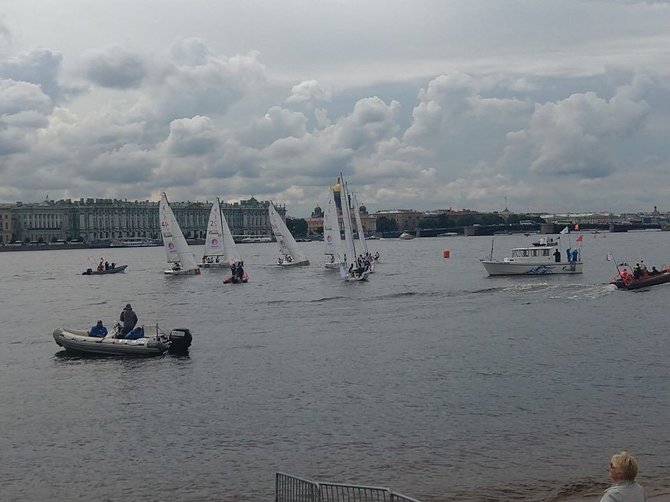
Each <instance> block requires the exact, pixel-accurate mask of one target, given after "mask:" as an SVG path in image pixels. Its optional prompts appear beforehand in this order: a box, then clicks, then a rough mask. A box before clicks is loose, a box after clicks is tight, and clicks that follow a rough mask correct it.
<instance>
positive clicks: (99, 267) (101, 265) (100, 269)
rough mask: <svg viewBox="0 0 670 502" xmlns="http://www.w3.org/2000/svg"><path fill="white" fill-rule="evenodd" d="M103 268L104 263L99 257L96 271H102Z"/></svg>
mask: <svg viewBox="0 0 670 502" xmlns="http://www.w3.org/2000/svg"><path fill="white" fill-rule="evenodd" d="M103 270H105V264H104V263H103V261H102V258H100V263H98V272H102V271H103Z"/></svg>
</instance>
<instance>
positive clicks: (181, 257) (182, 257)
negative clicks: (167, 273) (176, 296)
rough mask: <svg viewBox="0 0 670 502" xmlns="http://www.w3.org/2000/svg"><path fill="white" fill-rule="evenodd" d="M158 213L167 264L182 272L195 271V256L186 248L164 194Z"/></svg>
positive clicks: (182, 235)
mask: <svg viewBox="0 0 670 502" xmlns="http://www.w3.org/2000/svg"><path fill="white" fill-rule="evenodd" d="M158 213H159V218H160V225H161V234H162V235H163V245H164V247H165V252H166V254H167V261H168V263H174V264H175V265H177V266H178V267H180V268H181V269H182V270H184V271H189V270H195V269H197V268H198V264H197V263H196V261H195V256H194V255H193V253H192V252H191V251H190V250H189V248H188V244H187V243H186V239H185V238H184V234H183V233H182V231H181V228H179V223H177V218H175V216H174V213H173V212H172V209H171V208H170V204H169V203H168V199H167V195H166V194H165V192H162V194H161V202H160V204H159V206H158Z"/></svg>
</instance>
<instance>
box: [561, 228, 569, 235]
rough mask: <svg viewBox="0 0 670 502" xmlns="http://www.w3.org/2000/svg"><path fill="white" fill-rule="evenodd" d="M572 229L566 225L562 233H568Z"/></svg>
mask: <svg viewBox="0 0 670 502" xmlns="http://www.w3.org/2000/svg"><path fill="white" fill-rule="evenodd" d="M569 231H570V230H568V227H565V228H564V229H563V230H561V233H562V234H567V233H568V232H569Z"/></svg>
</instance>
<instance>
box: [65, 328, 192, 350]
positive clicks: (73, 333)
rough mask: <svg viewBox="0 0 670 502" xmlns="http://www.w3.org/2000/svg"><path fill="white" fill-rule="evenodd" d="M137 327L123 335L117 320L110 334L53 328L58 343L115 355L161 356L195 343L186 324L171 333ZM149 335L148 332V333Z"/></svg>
mask: <svg viewBox="0 0 670 502" xmlns="http://www.w3.org/2000/svg"><path fill="white" fill-rule="evenodd" d="M147 331H148V332H151V334H148V333H147V332H145V327H144V326H142V327H140V328H136V329H135V330H133V331H131V333H129V334H128V335H126V336H125V337H123V335H122V334H121V327H120V326H119V325H118V324H117V325H116V326H115V327H114V328H113V329H112V330H111V331H110V332H109V334H108V335H107V336H105V337H95V336H91V335H90V334H89V332H88V331H86V330H80V329H70V328H57V329H55V330H54V332H53V337H54V340H55V341H56V344H58V345H59V346H61V347H63V348H64V349H65V350H67V351H69V352H77V353H88V354H99V355H112V356H160V355H161V354H164V353H165V352H168V351H169V352H170V353H175V354H179V353H182V354H183V353H186V352H188V348H189V347H190V346H191V341H192V339H193V338H192V336H191V332H190V330H188V329H186V328H178V329H173V330H172V331H171V332H170V334H169V335H166V334H165V333H164V332H163V331H161V330H160V328H159V327H158V325H156V326H151V327H147ZM147 335H148V336H147Z"/></svg>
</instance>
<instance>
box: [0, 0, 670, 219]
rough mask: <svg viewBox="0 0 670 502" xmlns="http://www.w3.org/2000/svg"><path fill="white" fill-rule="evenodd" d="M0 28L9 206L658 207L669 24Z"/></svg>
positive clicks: (188, 9)
mask: <svg viewBox="0 0 670 502" xmlns="http://www.w3.org/2000/svg"><path fill="white" fill-rule="evenodd" d="M72 2H73V4H74V5H75V6H76V4H80V5H84V0H72ZM5 7H6V9H5V10H6V12H5V13H4V17H3V19H2V21H1V24H0V174H2V180H3V183H2V185H0V201H12V200H26V201H28V200H41V199H42V198H43V197H44V193H46V192H48V193H49V195H50V197H55V198H59V197H73V198H79V197H89V196H115V197H122V198H131V199H132V198H140V199H146V198H154V199H155V198H156V197H157V194H158V193H159V192H160V191H162V190H166V191H168V193H169V194H170V198H171V199H172V200H180V199H183V200H196V199H201V200H205V199H208V200H212V199H213V198H214V197H216V196H220V197H222V198H223V199H225V200H235V199H239V198H246V197H249V196H251V195H255V196H256V197H259V198H271V199H273V200H276V201H278V202H281V203H285V204H286V205H287V207H288V209H289V213H290V214H293V215H301V216H305V215H307V214H309V212H310V211H311V209H312V208H313V207H314V206H315V205H316V204H320V205H321V206H324V204H325V195H326V187H327V186H328V185H329V184H331V183H333V181H334V179H335V177H336V176H337V174H338V173H339V172H340V171H343V172H344V173H345V175H346V176H347V178H348V180H349V182H350V185H351V187H352V189H353V190H355V191H356V192H358V193H359V201H360V202H361V203H363V204H366V205H367V206H368V208H370V209H371V210H376V209H388V208H393V207H413V208H417V209H429V208H436V207H469V208H473V209H481V210H491V209H501V208H502V206H503V204H504V200H505V198H507V200H508V201H509V206H510V209H512V210H525V211H528V210H535V211H544V210H546V211H552V210H555V211H564V210H567V209H572V210H600V209H607V210H612V209H620V210H637V209H648V208H649V207H650V205H653V204H657V205H658V206H659V208H661V209H663V208H664V204H666V201H667V195H668V189H665V188H663V187H664V186H670V183H669V182H670V179H668V178H670V169H668V168H669V167H670V145H668V142H667V137H668V134H670V99H669V98H670V86H669V85H668V84H667V82H668V73H669V72H670V70H668V68H670V40H669V39H668V37H667V26H669V25H670V5H669V2H660V1H651V0H650V1H633V0H630V1H628V0H620V1H617V2H611V1H603V0H600V1H598V0H592V1H591V0H560V1H559V0H546V1H543V2H526V1H517V0H501V1H500V2H489V1H484V0H453V1H450V2H444V1H439V0H422V1H419V2H414V3H412V2H400V3H389V2H387V1H385V0H370V1H369V2H354V1H353V0H344V1H343V2H322V3H314V2H308V1H307V0H297V1H296V2H292V3H291V4H280V3H274V2H265V3H261V4H256V5H255V7H254V9H251V8H250V7H249V4H248V2H244V1H242V0H231V1H230V2H223V3H212V2H206V1H205V0H193V1H192V2H189V3H188V5H186V4H180V3H167V4H165V5H162V8H161V22H160V23H158V24H156V25H154V26H153V27H152V29H151V30H148V29H147V26H146V24H144V23H143V22H140V20H142V19H149V18H151V16H153V15H154V14H155V13H154V12H152V11H151V9H150V8H149V6H148V5H145V4H144V3H139V4H138V2H129V1H127V0H117V1H116V2H115V3H114V4H112V3H111V2H108V1H107V0H102V1H101V2H98V3H96V8H95V9H94V10H93V11H89V10H87V9H74V10H73V11H72V12H78V13H79V14H78V15H77V16H75V17H68V18H67V26H68V29H67V30H58V31H56V30H51V29H47V28H48V27H51V26H53V25H54V24H59V21H60V22H61V23H60V24H63V22H65V18H62V17H61V16H63V13H62V12H61V11H60V10H59V9H57V8H56V7H55V6H54V7H53V8H46V7H45V10H44V12H42V14H41V15H40V16H37V17H36V16H34V13H33V11H32V10H31V9H29V8H28V6H26V5H25V3H24V2H13V3H11V4H8V5H5ZM112 7H113V8H112ZM89 12H92V13H91V14H89ZM120 12H123V13H124V15H123V16H121V15H120V14H119V13H120ZM93 14H96V15H97V16H104V17H103V18H102V19H104V22H100V18H99V17H98V18H95V19H94V18H91V17H88V16H89V15H93ZM47 20H48V21H47ZM278 21H281V22H278ZM93 27H95V28H93ZM645 177H653V179H654V180H656V181H657V183H651V184H647V186H646V187H645V190H640V189H639V183H638V182H637V180H638V179H644V178H645ZM595 183H597V185H596V184H595ZM596 186H597V188H598V190H594V187H596ZM594 192H595V193H594ZM612 200H617V201H620V202H619V204H617V207H616V208H614V207H612V203H611V201H612ZM619 206H620V207H619ZM666 209H667V208H666Z"/></svg>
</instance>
